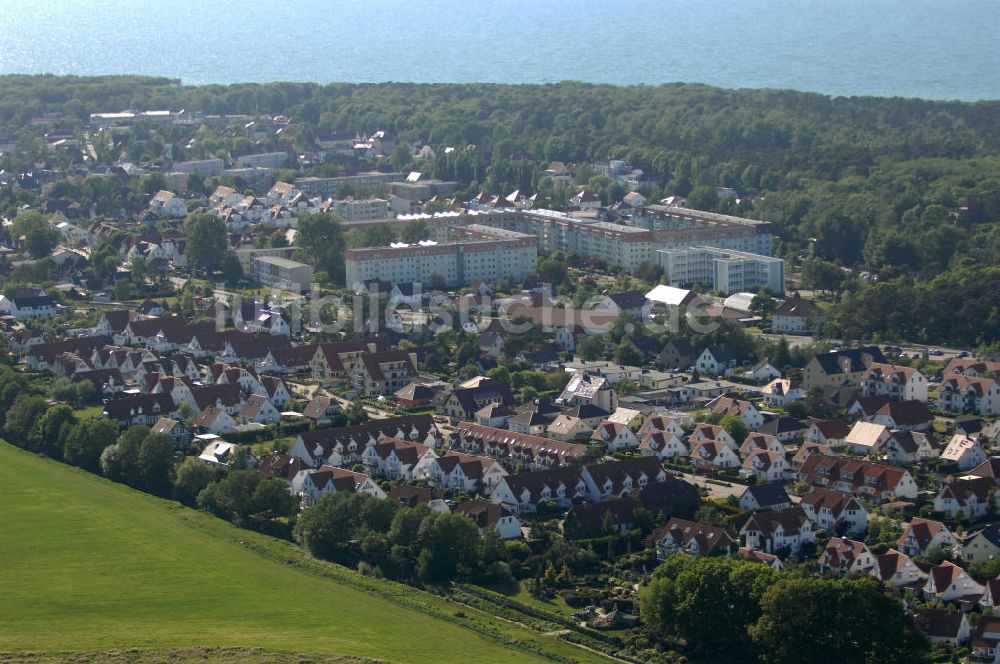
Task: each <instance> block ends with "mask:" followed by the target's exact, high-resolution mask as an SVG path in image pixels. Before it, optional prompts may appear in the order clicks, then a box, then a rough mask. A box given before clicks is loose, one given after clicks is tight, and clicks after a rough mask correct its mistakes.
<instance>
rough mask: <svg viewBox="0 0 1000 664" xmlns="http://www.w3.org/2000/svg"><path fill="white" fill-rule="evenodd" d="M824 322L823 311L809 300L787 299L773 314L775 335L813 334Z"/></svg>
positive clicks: (772, 330)
mask: <svg viewBox="0 0 1000 664" xmlns="http://www.w3.org/2000/svg"><path fill="white" fill-rule="evenodd" d="M822 320H823V311H822V310H821V309H820V308H819V307H817V306H816V305H815V304H813V303H812V302H810V301H809V300H803V299H800V298H797V297H790V298H787V299H786V300H785V301H784V302H782V303H781V305H780V306H779V307H778V308H777V309H775V310H774V312H773V313H772V314H771V332H772V333H773V334H812V331H813V329H815V327H816V325H817V324H818V323H820V322H821V321H822Z"/></svg>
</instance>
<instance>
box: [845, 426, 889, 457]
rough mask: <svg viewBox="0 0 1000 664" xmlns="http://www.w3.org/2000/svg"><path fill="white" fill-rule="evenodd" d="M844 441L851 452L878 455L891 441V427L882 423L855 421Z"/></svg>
mask: <svg viewBox="0 0 1000 664" xmlns="http://www.w3.org/2000/svg"><path fill="white" fill-rule="evenodd" d="M844 442H845V443H846V444H847V448H848V450H849V451H850V452H851V454H861V455H865V456H872V455H877V454H878V453H879V452H881V451H882V447H883V446H884V445H885V444H886V443H887V442H889V429H888V427H884V426H882V425H881V424H872V423H871V422H855V423H854V426H853V427H851V431H850V433H848V434H847V437H846V438H845V439H844Z"/></svg>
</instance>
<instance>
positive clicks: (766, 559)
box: [736, 546, 785, 572]
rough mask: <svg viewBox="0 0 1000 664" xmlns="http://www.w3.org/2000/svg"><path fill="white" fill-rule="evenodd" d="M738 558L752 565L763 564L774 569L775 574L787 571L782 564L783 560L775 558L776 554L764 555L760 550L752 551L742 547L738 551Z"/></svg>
mask: <svg viewBox="0 0 1000 664" xmlns="http://www.w3.org/2000/svg"><path fill="white" fill-rule="evenodd" d="M736 557H737V558H739V559H741V560H746V561H749V562H752V563H762V564H764V565H767V566H768V567H770V568H771V569H773V570H774V571H775V572H783V571H784V570H785V564H784V563H783V562H781V558H779V557H778V556H775V555H774V554H770V553H764V552H763V551H761V550H759V549H750V548H748V547H745V546H741V547H740V548H739V549H738V550H737V551H736Z"/></svg>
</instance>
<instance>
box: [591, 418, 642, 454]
mask: <svg viewBox="0 0 1000 664" xmlns="http://www.w3.org/2000/svg"><path fill="white" fill-rule="evenodd" d="M590 440H591V442H594V443H599V444H602V445H604V446H605V447H606V448H607V449H608V450H609V451H611V452H617V451H619V450H631V449H635V448H637V447H638V446H639V439H638V438H636V436H635V433H633V432H632V430H631V429H629V428H628V426H626V425H625V424H621V423H616V422H612V421H610V420H605V421H603V422H601V423H600V424H598V425H597V428H596V429H594V433H593V434H591V436H590Z"/></svg>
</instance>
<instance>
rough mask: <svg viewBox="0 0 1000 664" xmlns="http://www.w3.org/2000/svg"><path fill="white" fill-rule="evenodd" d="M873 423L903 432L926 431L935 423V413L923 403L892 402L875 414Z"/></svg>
mask: <svg viewBox="0 0 1000 664" xmlns="http://www.w3.org/2000/svg"><path fill="white" fill-rule="evenodd" d="M871 421H872V422H874V423H876V424H883V425H885V426H887V427H889V428H890V429H899V430H901V431H926V430H927V429H930V428H931V424H933V423H934V413H933V412H931V409H930V408H928V407H927V404H925V403H924V402H922V401H891V402H889V403H887V404H885V405H884V406H882V407H881V408H879V411H878V412H877V413H875V417H873V418H872V420H871Z"/></svg>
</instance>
